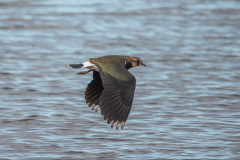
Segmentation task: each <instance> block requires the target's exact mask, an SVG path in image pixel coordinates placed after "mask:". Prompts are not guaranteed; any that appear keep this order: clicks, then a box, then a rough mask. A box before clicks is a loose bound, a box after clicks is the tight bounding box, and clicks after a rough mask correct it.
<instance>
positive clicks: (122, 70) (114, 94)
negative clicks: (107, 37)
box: [69, 55, 146, 129]
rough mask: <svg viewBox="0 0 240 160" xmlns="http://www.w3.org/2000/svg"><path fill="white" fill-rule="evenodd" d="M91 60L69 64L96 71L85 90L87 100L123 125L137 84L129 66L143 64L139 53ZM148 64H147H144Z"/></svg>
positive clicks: (95, 108)
mask: <svg viewBox="0 0 240 160" xmlns="http://www.w3.org/2000/svg"><path fill="white" fill-rule="evenodd" d="M89 60H90V61H89V62H85V63H83V64H70V65H69V66H70V67H72V68H81V67H85V68H88V69H90V70H89V71H87V72H79V73H78V74H86V73H88V72H91V71H93V80H92V81H91V82H90V83H89V84H88V87H87V89H86V92H85V99H86V103H89V105H88V106H89V107H92V109H93V110H96V111H99V110H101V114H102V115H104V120H106V119H107V123H108V124H110V123H112V125H111V127H112V128H113V127H114V126H115V125H117V126H116V129H118V128H119V127H120V126H121V128H122V129H123V127H124V125H125V123H126V121H127V118H128V115H129V113H130V111H131V107H132V102H133V97H134V91H135V87H136V79H135V77H134V76H133V75H132V74H131V73H130V72H129V71H128V69H130V68H132V67H135V66H140V65H144V64H143V63H142V61H141V59H140V58H138V57H128V56H119V55H111V56H104V57H99V58H89ZM144 66H146V65H144Z"/></svg>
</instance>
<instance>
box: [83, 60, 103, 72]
mask: <svg viewBox="0 0 240 160" xmlns="http://www.w3.org/2000/svg"><path fill="white" fill-rule="evenodd" d="M83 67H85V68H87V67H88V68H89V69H93V70H94V71H99V70H98V67H97V66H96V65H95V64H92V63H90V62H84V63H83Z"/></svg>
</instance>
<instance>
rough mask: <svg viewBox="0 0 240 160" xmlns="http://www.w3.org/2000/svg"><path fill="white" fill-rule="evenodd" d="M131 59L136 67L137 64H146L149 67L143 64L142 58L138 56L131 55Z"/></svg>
mask: <svg viewBox="0 0 240 160" xmlns="http://www.w3.org/2000/svg"><path fill="white" fill-rule="evenodd" d="M129 59H130V60H131V61H132V62H131V63H132V67H136V66H141V65H143V66H145V67H147V66H146V65H145V64H143V62H142V60H141V59H140V58H138V57H129Z"/></svg>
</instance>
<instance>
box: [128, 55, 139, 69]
mask: <svg viewBox="0 0 240 160" xmlns="http://www.w3.org/2000/svg"><path fill="white" fill-rule="evenodd" d="M129 59H130V60H131V61H132V62H131V63H132V67H136V66H137V65H138V64H137V62H136V58H134V57H129Z"/></svg>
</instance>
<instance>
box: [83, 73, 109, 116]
mask: <svg viewBox="0 0 240 160" xmlns="http://www.w3.org/2000/svg"><path fill="white" fill-rule="evenodd" d="M103 89H104V88H103V85H102V79H101V77H100V74H99V72H97V71H93V80H92V81H91V83H89V84H88V87H87V89H86V92H85V99H86V103H89V105H88V106H89V107H92V106H93V108H92V110H96V112H97V111H99V110H100V106H99V102H100V96H101V94H102V92H103Z"/></svg>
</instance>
